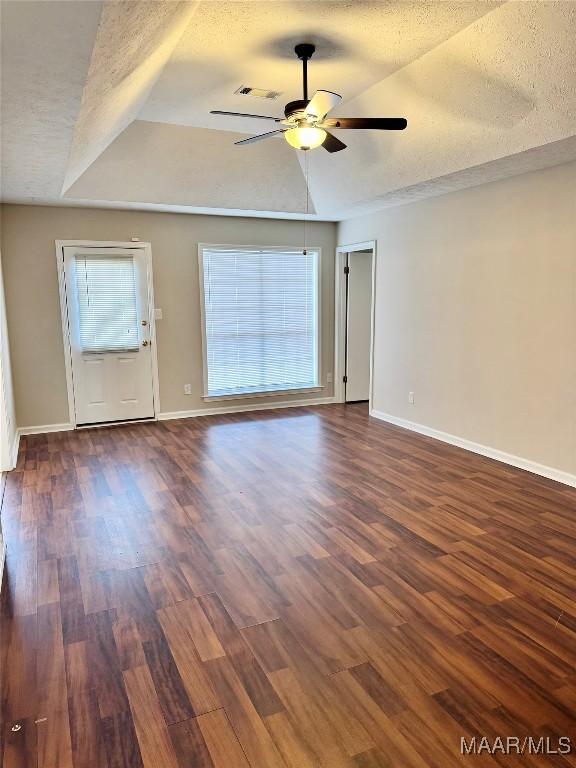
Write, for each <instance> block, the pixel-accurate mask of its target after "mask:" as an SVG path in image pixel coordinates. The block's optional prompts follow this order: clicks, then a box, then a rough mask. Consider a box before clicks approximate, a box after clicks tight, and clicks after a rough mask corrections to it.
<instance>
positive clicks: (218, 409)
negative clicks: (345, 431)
mask: <svg viewBox="0 0 576 768" xmlns="http://www.w3.org/2000/svg"><path fill="white" fill-rule="evenodd" d="M334 402H336V401H335V399H334V398H333V397H317V398H316V399H310V400H280V401H276V402H274V403H257V404H256V405H242V404H241V403H238V404H236V405H220V406H215V407H213V408H201V409H198V410H196V411H171V412H167V413H159V414H158V420H159V421H169V420H171V419H192V418H196V417H197V416H217V415H218V414H225V413H245V412H247V411H271V410H275V409H276V408H302V407H304V406H306V405H329V404H330V403H334Z"/></svg>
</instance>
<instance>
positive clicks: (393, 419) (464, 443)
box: [370, 409, 576, 488]
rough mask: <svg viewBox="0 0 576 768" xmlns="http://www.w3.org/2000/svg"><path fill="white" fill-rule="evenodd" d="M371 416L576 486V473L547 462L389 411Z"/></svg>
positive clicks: (374, 413) (376, 412)
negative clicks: (528, 457)
mask: <svg viewBox="0 0 576 768" xmlns="http://www.w3.org/2000/svg"><path fill="white" fill-rule="evenodd" d="M370 416H373V417H374V418H375V419H380V420H381V421H386V422H388V424H394V425H395V426H396V427H402V428H403V429H409V430H410V431H411V432H417V433H418V434H419V435H426V437H432V438H434V439H435V440H441V441H442V442H443V443H450V445H455V446H457V447H458V448H464V450H465V451H471V452H472V453H478V454H480V455H481V456H486V457H488V458H489V459H495V460H496V461H501V462H502V463H503V464H508V465H510V466H511V467H516V468H517V469H524V470H525V471H527V472H532V473H533V474H535V475H540V476H541V477H547V478H548V479H550V480H556V482H558V483H562V484H563V485H569V486H572V487H573V488H576V475H571V474H570V473H569V472H564V471H562V470H560V469H554V467H547V466H546V465H545V464H538V463H537V462H535V461H530V460H529V459H524V458H522V457H521V456H514V454H512V453H506V452H505V451H500V450H498V449H497V448H490V447H489V446H487V445H481V444H480V443H474V442H472V441H471V440H466V439H465V438H463V437H457V436H456V435H451V434H449V433H448V432H440V431H439V430H437V429H432V428H431V427H426V426H424V424H417V423H416V422H413V421H408V420H407V419H401V418H398V417H397V416H392V415H390V414H389V413H383V412H382V411H375V410H373V409H372V410H371V411H370Z"/></svg>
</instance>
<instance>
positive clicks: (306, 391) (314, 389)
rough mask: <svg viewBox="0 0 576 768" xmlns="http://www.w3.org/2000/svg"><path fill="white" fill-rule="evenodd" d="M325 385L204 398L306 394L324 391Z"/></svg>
mask: <svg viewBox="0 0 576 768" xmlns="http://www.w3.org/2000/svg"><path fill="white" fill-rule="evenodd" d="M323 389H324V387H322V386H319V387H301V388H300V389H275V390H274V392H248V393H246V394H242V395H203V396H202V399H203V400H204V402H206V403H210V402H216V401H218V402H219V401H220V400H247V399H249V398H255V397H256V398H259V397H276V396H278V395H300V394H302V395H304V394H310V393H313V392H322V390H323Z"/></svg>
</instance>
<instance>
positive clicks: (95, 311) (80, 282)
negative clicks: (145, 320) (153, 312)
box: [76, 255, 139, 352]
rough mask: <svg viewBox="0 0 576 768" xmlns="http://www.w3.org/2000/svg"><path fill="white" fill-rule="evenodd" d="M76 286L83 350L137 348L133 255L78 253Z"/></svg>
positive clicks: (128, 349) (122, 350) (112, 350)
mask: <svg viewBox="0 0 576 768" xmlns="http://www.w3.org/2000/svg"><path fill="white" fill-rule="evenodd" d="M76 289H77V296H78V317H79V324H80V346H81V349H82V352H133V351H136V350H137V349H138V346H139V341H138V311H137V304H136V280H135V275H134V259H133V257H132V256H113V257H110V256H97V255H96V256H77V257H76Z"/></svg>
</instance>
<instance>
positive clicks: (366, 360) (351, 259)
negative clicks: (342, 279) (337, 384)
mask: <svg viewBox="0 0 576 768" xmlns="http://www.w3.org/2000/svg"><path fill="white" fill-rule="evenodd" d="M372 258H373V256H372V251H354V252H352V253H349V254H348V275H347V277H348V280H347V285H348V288H347V307H346V402H347V403H350V402H358V401H360V400H369V399H370V345H371V334H372Z"/></svg>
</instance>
